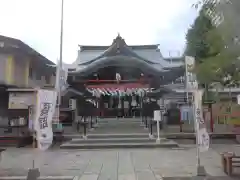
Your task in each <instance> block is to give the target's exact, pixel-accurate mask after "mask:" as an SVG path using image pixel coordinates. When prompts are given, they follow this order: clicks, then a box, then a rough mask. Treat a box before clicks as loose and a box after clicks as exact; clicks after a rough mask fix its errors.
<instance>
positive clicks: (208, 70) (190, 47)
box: [185, 0, 240, 85]
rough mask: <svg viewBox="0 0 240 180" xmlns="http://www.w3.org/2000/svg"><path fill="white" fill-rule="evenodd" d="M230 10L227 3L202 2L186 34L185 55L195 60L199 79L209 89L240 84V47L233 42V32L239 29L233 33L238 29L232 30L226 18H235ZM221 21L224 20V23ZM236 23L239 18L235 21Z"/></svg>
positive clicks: (210, 0)
mask: <svg viewBox="0 0 240 180" xmlns="http://www.w3.org/2000/svg"><path fill="white" fill-rule="evenodd" d="M232 1H234V0H232ZM238 2H240V1H239V0H236V2H235V3H236V4H235V5H236V8H237V7H238V5H239V7H240V3H238ZM200 3H201V4H200ZM199 5H200V6H199ZM231 6H232V4H231ZM231 6H230V5H229V4H227V3H225V2H224V3H222V4H218V2H217V1H216V0H200V1H199V2H198V3H197V4H196V5H195V7H196V8H201V9H200V12H199V16H198V17H197V19H196V20H195V22H194V24H193V26H192V27H191V28H190V29H189V31H188V33H187V37H186V40H187V47H186V51H185V53H186V55H191V56H194V57H195V58H196V62H197V68H196V72H197V77H198V80H199V81H200V83H202V84H205V85H209V84H211V83H212V82H220V83H221V84H222V85H231V84H238V83H239V77H240V76H239V72H238V69H239V68H238V67H240V63H237V61H236V60H237V59H238V57H239V55H240V54H239V45H240V43H239V44H238V43H236V41H237V39H236V38H235V41H233V40H232V39H233V37H234V36H233V34H234V33H233V29H236V30H234V32H235V34H236V33H237V30H238V31H239V29H238V28H232V27H234V25H232V24H234V21H232V20H230V19H227V18H226V17H233V14H234V13H232V12H231V10H230V9H231V8H230V7H231ZM223 7H224V8H223ZM229 8H230V9H229ZM220 9H221V11H220ZM239 9H240V8H239ZM220 12H224V13H222V14H221V13H220ZM236 13H237V12H236ZM236 13H235V14H236ZM223 14H224V15H223ZM230 15H231V16H230ZM220 17H221V18H223V17H224V18H225V19H224V21H223V20H222V19H221V18H220ZM235 19H238V18H236V17H235ZM239 22H240V20H239ZM231 25H232V26H231Z"/></svg>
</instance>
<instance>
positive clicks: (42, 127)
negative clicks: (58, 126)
mask: <svg viewBox="0 0 240 180" xmlns="http://www.w3.org/2000/svg"><path fill="white" fill-rule="evenodd" d="M56 101H57V92H56V91H50V90H38V92H37V104H36V119H35V123H34V127H35V130H36V133H37V134H36V135H37V136H36V137H37V141H38V148H39V149H40V150H46V149H48V148H49V147H50V146H51V144H52V140H53V131H52V119H53V115H54V111H55V107H56Z"/></svg>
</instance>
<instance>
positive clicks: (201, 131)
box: [194, 90, 210, 152]
mask: <svg viewBox="0 0 240 180" xmlns="http://www.w3.org/2000/svg"><path fill="white" fill-rule="evenodd" d="M202 96H203V90H195V91H194V107H195V108H194V109H195V131H196V136H197V139H198V147H199V149H200V151H201V152H204V151H207V150H208V148H209V143H210V142H209V135H208V133H207V129H206V125H205V121H204V118H203V110H202Z"/></svg>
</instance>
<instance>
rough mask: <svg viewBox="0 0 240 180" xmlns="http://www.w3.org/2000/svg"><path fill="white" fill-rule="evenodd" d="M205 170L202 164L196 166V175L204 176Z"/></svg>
mask: <svg viewBox="0 0 240 180" xmlns="http://www.w3.org/2000/svg"><path fill="white" fill-rule="evenodd" d="M206 175H207V173H206V170H205V168H204V166H198V167H197V176H206Z"/></svg>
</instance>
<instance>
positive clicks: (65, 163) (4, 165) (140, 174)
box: [0, 145, 240, 180]
mask: <svg viewBox="0 0 240 180" xmlns="http://www.w3.org/2000/svg"><path fill="white" fill-rule="evenodd" d="M223 151H234V152H239V154H240V147H239V146H238V145H227V146H226V145H213V147H212V148H211V149H210V150H209V151H208V152H206V153H203V154H202V155H201V160H202V164H203V165H204V166H205V168H206V171H207V173H208V174H209V175H210V176H218V177H216V179H220V177H222V179H224V180H227V179H228V178H227V177H225V174H224V173H223V172H222V169H221V162H220V156H219V152H223ZM33 157H35V167H38V168H40V171H41V176H70V177H71V176H72V177H74V176H75V179H78V180H117V179H118V180H162V179H163V178H164V177H172V178H173V177H175V178H174V179H178V178H177V177H185V179H186V178H187V177H189V178H190V177H192V176H195V174H196V171H195V170H196V150H195V148H194V146H193V145H184V146H183V147H182V148H178V149H140V150H137V149H114V150H95V151H89V150H88V151H79V150H59V149H54V150H48V151H46V152H37V151H36V150H35V152H34V151H33V150H32V149H25V148H24V149H22V148H21V149H16V148H10V149H8V150H7V151H5V152H4V153H3V155H2V160H1V162H0V180H1V177H4V176H26V174H27V171H28V168H30V167H32V159H33ZM189 178H188V179H189ZM19 179H20V178H19ZM182 179H184V178H182ZM190 179H191V178H190ZM169 180H171V179H169Z"/></svg>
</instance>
